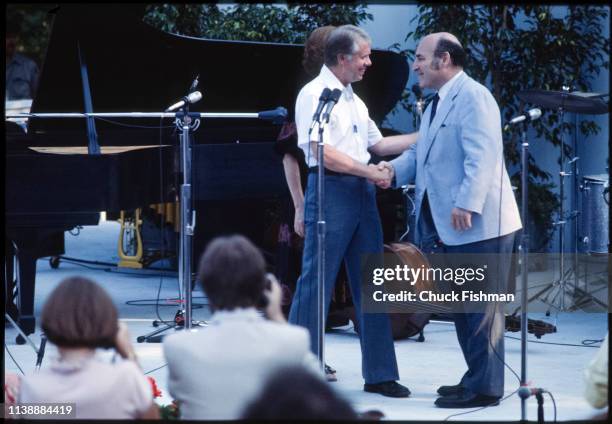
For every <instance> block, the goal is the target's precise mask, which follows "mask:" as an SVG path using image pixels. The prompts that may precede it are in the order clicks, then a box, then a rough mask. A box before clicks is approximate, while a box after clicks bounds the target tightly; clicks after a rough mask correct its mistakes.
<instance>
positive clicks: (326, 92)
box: [308, 87, 331, 135]
mask: <svg viewBox="0 0 612 424" xmlns="http://www.w3.org/2000/svg"><path fill="white" fill-rule="evenodd" d="M330 94H331V90H330V89H329V88H327V87H325V88H324V89H323V91H322V92H321V96H320V97H319V104H318V105H317V109H316V110H315V113H314V115H312V123H311V124H310V129H309V130H308V134H309V135H310V133H312V130H313V128H314V126H315V125H316V124H317V123H318V122H319V117H320V116H321V111H322V110H323V106H325V103H327V100H328V99H329V96H330Z"/></svg>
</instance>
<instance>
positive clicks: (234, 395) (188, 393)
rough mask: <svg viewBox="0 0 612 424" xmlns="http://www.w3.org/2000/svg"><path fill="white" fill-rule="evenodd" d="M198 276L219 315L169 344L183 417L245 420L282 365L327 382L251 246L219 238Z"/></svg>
mask: <svg viewBox="0 0 612 424" xmlns="http://www.w3.org/2000/svg"><path fill="white" fill-rule="evenodd" d="M198 274H199V275H198V280H199V281H200V283H201V284H202V288H203V290H204V292H205V293H206V296H207V297H208V300H209V302H210V306H211V309H212V311H213V315H212V317H211V318H210V320H209V325H208V327H206V328H204V329H202V330H201V331H189V332H187V331H184V332H181V333H177V334H173V335H170V336H168V337H166V338H165V339H164V345H163V347H164V354H165V356H166V360H167V362H168V371H169V378H168V390H169V392H170V394H171V395H172V396H173V397H174V398H175V399H176V400H177V401H178V403H179V407H180V411H181V418H182V419H189V420H206V419H237V418H239V417H240V414H241V412H242V410H243V409H244V407H245V406H246V405H247V403H248V402H250V401H251V400H252V399H253V398H254V397H255V396H256V395H257V394H258V393H259V392H260V390H261V388H262V386H263V384H264V383H265V381H266V379H267V378H268V376H269V374H270V373H271V372H273V371H274V370H275V369H276V368H277V367H279V366H288V365H302V366H307V367H309V368H310V369H312V370H313V372H319V373H320V375H321V378H323V377H322V373H321V372H320V371H317V370H318V369H319V368H318V362H317V360H316V358H315V357H314V355H312V354H311V353H310V346H309V336H308V333H307V332H306V330H304V329H302V328H299V327H295V326H292V325H289V324H287V323H286V321H285V317H284V316H283V313H282V311H281V289H280V286H279V284H278V282H277V281H276V280H275V279H274V277H273V276H271V275H270V274H268V275H266V268H265V261H264V258H263V256H262V254H261V252H260V251H259V250H258V249H257V248H256V247H255V246H254V245H253V244H252V243H251V242H250V241H248V240H247V239H246V238H244V237H242V236H238V235H234V236H229V237H220V238H217V239H215V240H213V241H212V242H211V243H210V244H209V246H208V247H207V249H206V251H205V252H204V254H203V255H202V258H201V260H200V266H199V273H198ZM258 308H259V309H261V310H263V311H259V310H258ZM263 315H265V317H264V316H263Z"/></svg>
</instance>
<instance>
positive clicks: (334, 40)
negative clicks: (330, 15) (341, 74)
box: [325, 25, 372, 66]
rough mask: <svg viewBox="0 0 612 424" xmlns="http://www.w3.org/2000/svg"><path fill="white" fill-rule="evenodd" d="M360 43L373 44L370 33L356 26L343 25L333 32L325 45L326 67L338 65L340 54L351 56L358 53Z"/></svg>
mask: <svg viewBox="0 0 612 424" xmlns="http://www.w3.org/2000/svg"><path fill="white" fill-rule="evenodd" d="M360 41H361V42H362V41H365V42H366V43H368V44H372V39H371V38H370V36H369V35H368V33H367V32H365V31H364V30H362V29H361V28H358V27H356V26H355V25H342V26H341V27H338V28H336V29H335V30H333V31H332V33H331V34H329V38H328V39H327V43H325V65H327V66H335V65H337V64H338V55H339V54H345V55H349V56H350V55H352V54H354V53H355V52H357V50H359V42H360Z"/></svg>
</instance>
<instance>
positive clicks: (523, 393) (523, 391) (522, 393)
mask: <svg viewBox="0 0 612 424" xmlns="http://www.w3.org/2000/svg"><path fill="white" fill-rule="evenodd" d="M545 391H546V390H544V389H539V388H530V387H527V386H521V387H520V388H519V390H518V395H519V397H520V398H521V399H527V398H528V397H529V396H537V395H541V394H542V393H544V392H545Z"/></svg>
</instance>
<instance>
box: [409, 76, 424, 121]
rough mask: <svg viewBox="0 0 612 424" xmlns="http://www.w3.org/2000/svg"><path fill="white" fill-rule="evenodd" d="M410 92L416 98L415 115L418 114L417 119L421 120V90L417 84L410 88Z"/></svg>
mask: <svg viewBox="0 0 612 424" xmlns="http://www.w3.org/2000/svg"><path fill="white" fill-rule="evenodd" d="M412 92H413V93H414V95H415V96H416V98H417V101H416V108H417V113H418V114H419V118H421V117H422V116H423V90H422V89H421V86H420V85H419V84H418V83H417V84H414V85H413V86H412Z"/></svg>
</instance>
